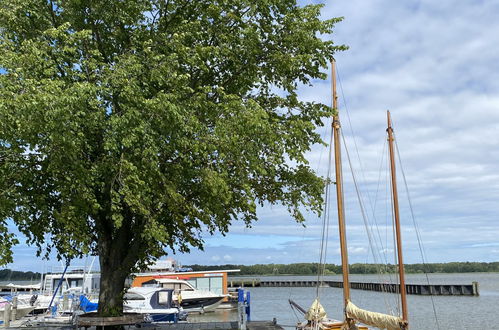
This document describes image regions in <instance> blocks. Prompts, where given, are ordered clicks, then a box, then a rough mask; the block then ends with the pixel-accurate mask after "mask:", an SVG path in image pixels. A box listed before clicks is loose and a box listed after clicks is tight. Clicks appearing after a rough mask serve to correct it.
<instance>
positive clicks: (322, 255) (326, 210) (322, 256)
mask: <svg viewBox="0 0 499 330" xmlns="http://www.w3.org/2000/svg"><path fill="white" fill-rule="evenodd" d="M332 143H333V135H332V134H331V138H330V146H331V145H332ZM331 161H332V148H331V147H330V148H329V159H328V166H327V175H326V186H325V187H324V190H325V191H324V195H325V196H324V202H325V207H324V215H323V218H322V232H321V245H320V247H321V249H320V257H319V264H318V265H317V288H316V296H317V297H319V295H320V290H319V288H320V286H321V281H322V279H323V277H324V272H323V267H322V264H323V263H325V253H326V251H325V246H326V241H327V237H326V235H327V233H328V231H327V230H326V227H327V224H328V220H327V219H328V217H329V195H330V186H331V184H330V182H331Z"/></svg>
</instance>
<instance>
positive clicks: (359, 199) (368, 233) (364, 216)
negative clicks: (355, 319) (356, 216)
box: [341, 133, 379, 263]
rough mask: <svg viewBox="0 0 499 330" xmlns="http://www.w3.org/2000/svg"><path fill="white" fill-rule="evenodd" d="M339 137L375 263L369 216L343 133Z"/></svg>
mask: <svg viewBox="0 0 499 330" xmlns="http://www.w3.org/2000/svg"><path fill="white" fill-rule="evenodd" d="M341 137H342V139H343V144H344V146H345V151H346V155H347V159H348V164H349V166H350V170H351V173H352V178H353V182H354V186H355V191H356V193H357V199H358V201H359V205H360V209H361V213H362V218H363V219H364V226H365V228H366V232H367V235H368V239H369V244H370V246H371V247H372V254H373V258H374V261H375V262H376V263H378V260H379V258H378V256H377V255H376V253H375V251H376V250H375V248H377V247H378V245H377V242H375V240H374V239H373V233H372V231H371V230H370V227H371V224H370V223H369V218H368V217H367V213H366V209H365V206H364V202H363V200H362V197H361V193H360V188H359V185H358V183H357V179H356V176H355V173H354V169H353V165H352V160H351V158H350V153H349V151H348V147H347V145H346V140H345V136H344V135H343V133H342V134H341ZM378 253H379V251H378Z"/></svg>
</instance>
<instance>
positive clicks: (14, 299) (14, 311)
mask: <svg viewBox="0 0 499 330" xmlns="http://www.w3.org/2000/svg"><path fill="white" fill-rule="evenodd" d="M17 299H18V298H17V296H14V297H12V315H11V320H12V321H14V320H15V319H16V316H17Z"/></svg>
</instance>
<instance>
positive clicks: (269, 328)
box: [144, 321, 284, 330]
mask: <svg viewBox="0 0 499 330" xmlns="http://www.w3.org/2000/svg"><path fill="white" fill-rule="evenodd" d="M144 328H146V329H164V330H215V329H217V330H218V329H227V330H229V329H230V330H237V329H240V327H239V325H238V323H237V321H235V322H201V323H198V322H196V323H175V324H164V325H163V324H162V325H154V326H145V327H144ZM246 329H247V330H284V328H283V327H281V326H280V325H278V324H277V323H276V322H274V321H251V322H248V323H247V324H246Z"/></svg>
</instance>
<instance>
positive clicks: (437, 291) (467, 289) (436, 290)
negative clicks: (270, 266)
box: [227, 279, 480, 296]
mask: <svg viewBox="0 0 499 330" xmlns="http://www.w3.org/2000/svg"><path fill="white" fill-rule="evenodd" d="M227 285H228V286H229V287H230V288H239V287H316V286H317V281H316V280H260V279H240V280H239V279H230V280H229V281H228V283H227ZM321 286H322V287H331V288H343V282H341V281H321ZM405 287H406V291H407V293H408V294H414V295H427V296H429V295H432V296H478V295H480V293H479V285H478V282H473V283H471V284H406V285H405ZM350 288H352V289H356V290H366V291H378V292H389V293H398V292H399V290H400V286H399V284H393V283H375V282H350Z"/></svg>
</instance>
